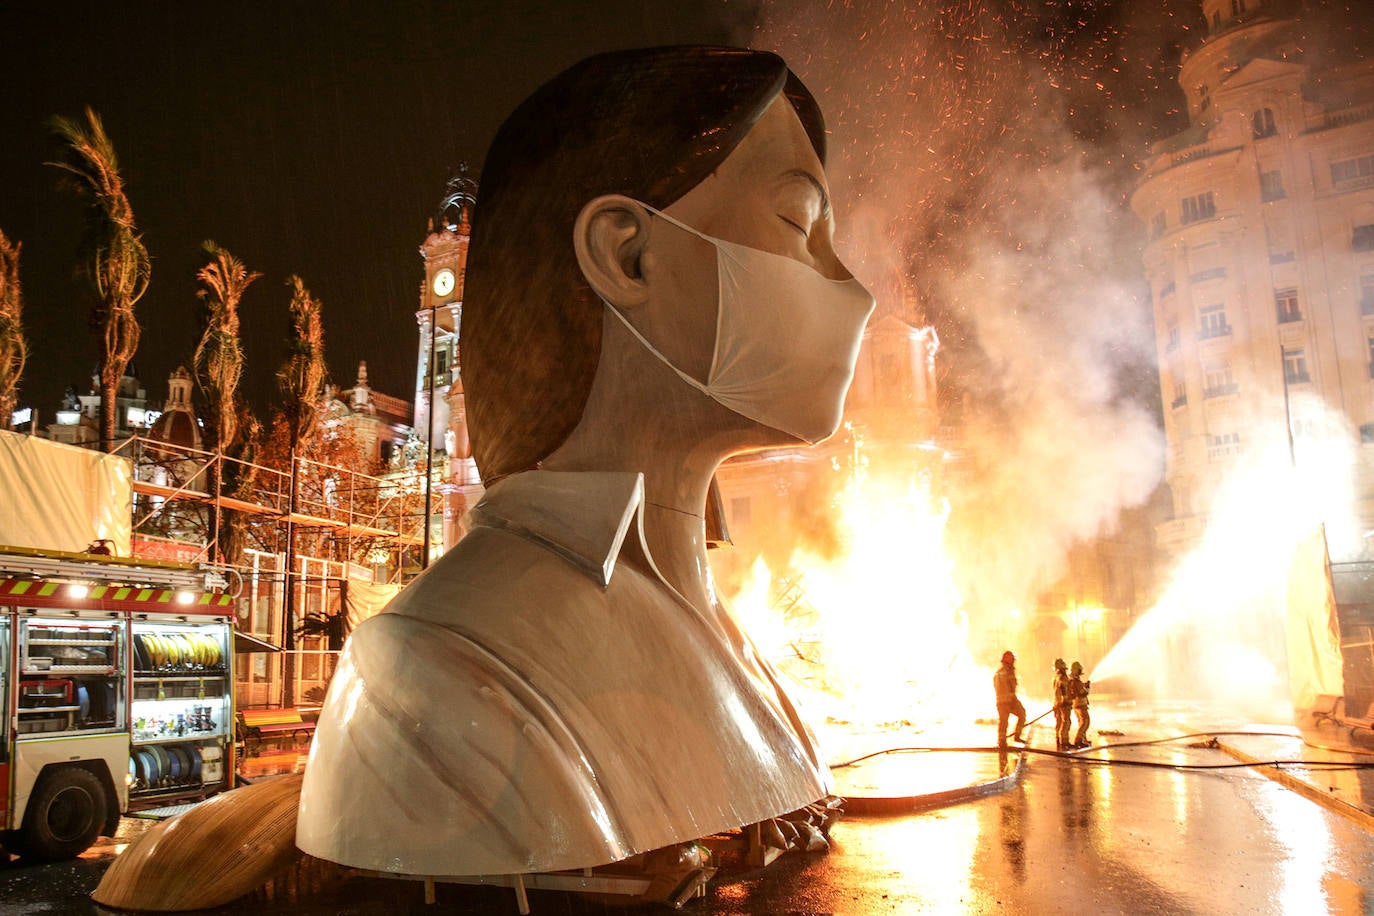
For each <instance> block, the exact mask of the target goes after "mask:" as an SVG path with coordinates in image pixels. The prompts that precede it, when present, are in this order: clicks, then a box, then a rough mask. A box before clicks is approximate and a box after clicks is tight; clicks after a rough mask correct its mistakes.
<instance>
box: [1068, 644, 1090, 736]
mask: <svg viewBox="0 0 1374 916" xmlns="http://www.w3.org/2000/svg"><path fill="white" fill-rule="evenodd" d="M1092 685H1093V682H1092V681H1085V680H1083V666H1082V665H1081V664H1079V663H1078V662H1074V663H1073V665H1071V666H1070V667H1069V696H1070V697H1071V698H1072V700H1073V711H1074V712H1075V713H1077V714H1078V734H1077V735H1075V736H1074V739H1073V746H1074V747H1087V746H1088V723H1089V721H1090V720H1089V718H1088V690H1089V688H1091V687H1092Z"/></svg>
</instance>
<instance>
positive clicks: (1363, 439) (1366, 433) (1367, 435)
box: [1360, 423, 1374, 445]
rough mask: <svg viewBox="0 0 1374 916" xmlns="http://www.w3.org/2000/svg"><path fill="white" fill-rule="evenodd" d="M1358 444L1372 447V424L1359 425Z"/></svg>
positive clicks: (1373, 440)
mask: <svg viewBox="0 0 1374 916" xmlns="http://www.w3.org/2000/svg"><path fill="white" fill-rule="evenodd" d="M1360 444H1361V445H1374V423H1361V424H1360Z"/></svg>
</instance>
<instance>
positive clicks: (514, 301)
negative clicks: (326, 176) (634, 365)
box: [461, 47, 825, 484]
mask: <svg viewBox="0 0 1374 916" xmlns="http://www.w3.org/2000/svg"><path fill="white" fill-rule="evenodd" d="M780 93H781V94H785V95H786V96H787V98H788V99H789V100H790V101H791V103H792V106H793V108H794V109H795V110H796V112H797V115H798V117H799V118H800V120H801V122H802V125H803V126H804V127H805V129H806V132H807V134H808V135H809V136H810V138H811V142H812V145H813V146H814V147H815V149H816V154H817V156H818V157H819V158H820V159H821V161H822V162H824V161H825V135H824V125H823V123H822V121H821V115H820V110H819V109H818V108H817V106H816V102H815V100H814V99H813V98H812V97H811V95H810V93H808V92H807V91H806V88H805V87H804V86H803V85H802V84H801V81H800V80H798V79H797V77H796V76H795V75H793V74H792V73H791V71H789V70H788V69H787V65H786V64H785V63H783V61H782V58H780V57H778V56H777V55H775V54H770V53H766V52H760V51H747V50H742V49H737V48H710V47H678V48H650V49H644V50H634V51H616V52H612V53H609V54H602V55H598V56H596V57H592V58H588V59H587V60H585V61H582V62H581V63H579V64H577V65H575V66H573V67H572V68H570V69H568V70H565V71H564V72H563V73H561V74H559V75H558V76H556V77H554V79H552V80H551V81H549V82H548V83H546V84H544V85H543V86H542V87H541V88H540V89H538V90H537V91H536V92H535V93H534V94H533V95H532V96H530V97H529V98H528V99H526V100H525V101H524V102H523V103H522V104H521V105H520V107H518V108H517V109H516V110H515V112H514V113H513V114H512V115H511V116H510V117H509V118H508V119H507V120H506V122H505V124H503V125H502V126H501V129H500V131H498V132H497V135H496V139H495V140H493V141H492V145H491V149H490V150H488V152H487V159H486V162H485V163H484V165H483V167H482V175H481V192H480V193H479V194H478V195H477V198H478V199H477V206H476V209H475V213H474V215H473V228H472V246H471V249H470V251H469V255H468V267H467V276H466V282H465V287H464V302H463V323H462V331H461V334H462V336H461V341H462V342H461V348H462V363H461V365H462V372H463V389H464V391H465V392H466V396H467V415H468V423H469V429H470V431H471V434H472V447H473V454H474V457H475V458H476V460H477V466H478V468H479V469H480V470H481V473H482V480H483V482H485V483H488V484H490V483H492V482H494V481H495V480H497V479H499V478H501V477H505V476H507V475H509V474H513V473H517V472H519V471H524V470H529V469H532V468H534V467H536V466H537V465H538V463H539V462H540V461H542V460H543V459H544V458H545V457H546V456H547V455H548V454H549V453H551V452H552V451H554V450H555V449H556V448H558V446H559V445H561V444H562V443H563V441H564V440H565V439H566V438H567V436H568V434H569V433H570V432H571V431H572V430H573V428H574V427H575V426H576V425H577V423H578V421H579V420H580V419H581V416H582V410H583V408H584V406H585V405H586V401H587V395H588V393H589V392H590V390H591V385H592V378H593V375H594V374H595V372H596V366H597V362H598V360H599V358H600V352H601V320H602V309H603V306H602V304H601V301H600V300H599V299H598V298H597V297H596V294H595V293H593V292H592V290H591V287H589V286H588V285H587V283H586V281H585V280H584V279H583V277H582V272H581V270H580V268H579V267H578V265H577V259H576V255H575V254H574V251H573V243H572V235H573V223H574V221H575V220H576V218H577V215H578V213H579V212H581V210H582V207H583V206H584V205H585V204H586V203H587V202H588V201H589V200H591V199H593V198H595V197H598V196H600V195H603V194H623V195H626V196H627V197H632V198H635V199H636V200H640V201H643V202H644V203H646V204H649V205H650V206H653V207H655V208H658V209H663V208H665V207H667V206H669V205H671V204H672V203H673V202H674V201H676V200H677V199H678V198H680V197H682V196H683V195H684V194H686V193H687V192H688V191H690V190H691V189H692V188H693V187H695V186H696V185H698V184H700V183H701V182H702V181H703V180H704V179H705V178H706V177H707V176H708V175H710V174H711V173H712V172H713V171H714V170H715V169H716V168H717V167H718V166H719V165H720V164H721V162H723V161H724V160H725V158H726V157H727V156H728V155H729V154H730V152H731V151H732V150H734V148H735V147H736V146H737V145H738V144H739V142H740V141H741V140H743V139H744V137H745V136H746V135H747V134H748V133H749V131H750V129H751V128H753V126H754V124H755V122H757V121H758V119H759V118H760V117H762V116H763V113H764V111H765V110H767V108H768V106H769V105H770V104H771V103H772V102H773V100H774V99H775V98H777V96H778V95H779V94H780Z"/></svg>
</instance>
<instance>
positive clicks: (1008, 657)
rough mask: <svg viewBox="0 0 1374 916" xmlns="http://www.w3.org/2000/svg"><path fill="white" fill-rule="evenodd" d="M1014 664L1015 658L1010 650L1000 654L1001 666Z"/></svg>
mask: <svg viewBox="0 0 1374 916" xmlns="http://www.w3.org/2000/svg"><path fill="white" fill-rule="evenodd" d="M1015 662H1016V656H1015V655H1012V654H1011V650H1010V649H1008V650H1007V651H1005V652H1003V653H1002V664H1004V665H1011V664H1015Z"/></svg>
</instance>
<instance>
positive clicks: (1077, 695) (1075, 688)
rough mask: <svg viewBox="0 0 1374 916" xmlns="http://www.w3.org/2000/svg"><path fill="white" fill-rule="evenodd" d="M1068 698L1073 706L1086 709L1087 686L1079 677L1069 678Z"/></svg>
mask: <svg viewBox="0 0 1374 916" xmlns="http://www.w3.org/2000/svg"><path fill="white" fill-rule="evenodd" d="M1069 696H1070V697H1071V698H1072V699H1073V705H1074V706H1075V707H1076V708H1079V709H1087V708H1088V685H1087V684H1086V683H1084V682H1083V679H1082V678H1080V677H1071V678H1069Z"/></svg>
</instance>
